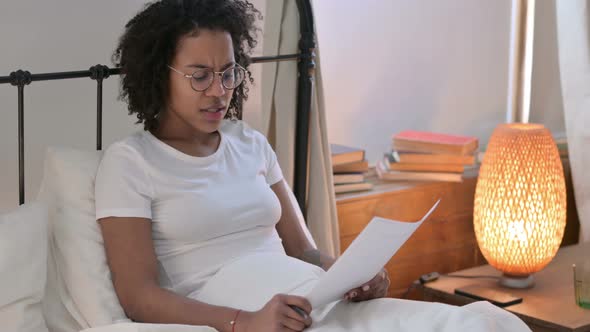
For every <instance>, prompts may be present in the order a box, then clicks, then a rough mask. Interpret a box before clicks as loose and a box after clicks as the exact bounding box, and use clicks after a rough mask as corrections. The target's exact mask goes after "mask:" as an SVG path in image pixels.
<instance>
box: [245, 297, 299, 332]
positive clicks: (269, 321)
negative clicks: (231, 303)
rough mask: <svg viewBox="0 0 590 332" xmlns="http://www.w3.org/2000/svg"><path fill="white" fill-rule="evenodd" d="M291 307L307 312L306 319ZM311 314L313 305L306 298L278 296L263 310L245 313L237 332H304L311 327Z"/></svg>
mask: <svg viewBox="0 0 590 332" xmlns="http://www.w3.org/2000/svg"><path fill="white" fill-rule="evenodd" d="M290 305H292V306H297V307H299V308H301V309H302V310H303V311H305V317H301V315H300V314H298V313H297V312H296V311H295V310H294V309H293V308H291V307H290ZM310 313H311V304H309V301H307V300H306V299H305V298H303V297H300V296H294V295H284V294H277V295H275V296H273V298H272V299H271V300H270V301H268V302H267V303H266V304H265V305H264V307H263V308H262V309H260V310H258V311H255V312H244V313H243V316H242V319H240V318H238V320H237V322H236V329H235V331H236V332H267V331H268V332H271V331H272V332H275V331H281V332H283V331H303V330H305V329H306V328H307V327H309V326H310V325H311V318H310V317H309V314H310ZM240 320H241V322H240ZM240 325H242V327H240Z"/></svg>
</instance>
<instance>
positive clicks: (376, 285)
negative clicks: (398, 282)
mask: <svg viewBox="0 0 590 332" xmlns="http://www.w3.org/2000/svg"><path fill="white" fill-rule="evenodd" d="M388 288H389V275H388V274H387V270H386V269H381V271H380V272H379V273H377V275H376V276H375V278H373V279H371V281H369V282H367V283H366V284H364V285H362V286H360V287H358V288H355V289H352V290H350V291H348V292H346V294H345V295H344V299H345V300H348V301H352V302H360V301H367V300H371V299H377V298H380V297H385V296H386V295H387V289H388Z"/></svg>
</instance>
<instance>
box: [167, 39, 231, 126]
mask: <svg viewBox="0 0 590 332" xmlns="http://www.w3.org/2000/svg"><path fill="white" fill-rule="evenodd" d="M234 65H235V59H234V49H233V45H232V38H231V35H230V34H229V33H227V32H225V31H218V30H209V29H199V31H198V33H196V34H189V35H187V36H185V37H183V38H181V39H180V41H179V42H178V45H177V50H176V55H175V56H174V59H173V60H172V64H171V66H172V67H173V68H175V69H176V70H178V71H180V72H182V73H184V74H186V75H192V74H193V73H194V72H195V71H197V70H202V69H203V68H209V69H212V70H214V71H216V72H222V71H224V70H225V69H227V68H229V67H232V66H234ZM169 75H170V86H169V88H170V91H169V103H168V109H167V110H166V112H167V113H168V114H164V118H166V119H165V122H169V123H167V125H170V124H172V123H170V122H173V126H172V128H174V129H175V130H183V131H184V130H188V131H192V132H197V133H213V132H215V131H217V130H218V129H219V127H220V125H221V121H222V120H223V118H224V117H225V114H226V113H227V109H228V107H229V103H230V101H231V97H232V95H233V91H234V90H233V89H232V90H228V89H226V88H225V87H224V86H223V85H222V83H221V77H220V75H215V76H214V79H213V82H212V83H211V85H210V86H209V87H208V88H207V89H206V90H204V91H200V92H199V91H195V90H194V89H193V88H192V87H191V79H189V78H186V77H184V75H182V74H180V73H178V72H176V71H174V70H172V69H170V73H169ZM193 85H194V84H193ZM162 120H164V119H162ZM161 124H162V123H161Z"/></svg>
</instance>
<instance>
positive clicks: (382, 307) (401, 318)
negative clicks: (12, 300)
mask: <svg viewBox="0 0 590 332" xmlns="http://www.w3.org/2000/svg"><path fill="white" fill-rule="evenodd" d="M306 267H307V268H306ZM321 273H322V272H321V271H320V270H319V268H317V269H316V267H313V266H307V264H306V263H303V262H301V261H299V260H296V259H291V258H288V259H285V257H284V256H280V255H276V254H260V255H254V256H248V257H244V258H241V259H238V260H236V261H234V262H233V263H232V264H230V265H228V266H226V267H225V268H223V269H222V270H221V271H219V272H218V273H217V274H216V275H215V276H214V277H213V278H212V279H211V280H210V281H209V282H208V283H207V285H206V286H205V287H204V288H203V289H202V290H201V291H199V292H196V293H194V294H191V295H190V297H192V298H194V299H197V300H200V301H204V302H207V303H210V304H216V305H224V306H230V307H234V308H241V309H243V310H258V309H260V308H261V307H262V306H263V305H264V304H265V303H266V302H267V301H268V300H269V299H270V298H271V297H272V296H273V295H274V294H276V293H279V292H282V293H288V294H295V295H301V294H306V293H307V292H308V291H309V289H310V288H311V287H313V286H314V285H315V282H316V281H317V280H318V278H319V276H320V274H321ZM236 276H239V277H238V278H236ZM311 317H312V319H313V322H314V323H313V324H312V326H311V327H310V328H309V329H307V330H306V331H309V332H342V331H359V332H360V331H362V332H386V331H396V332H403V331H412V332H414V331H445V332H446V331H449V332H450V331H453V332H455V331H493V332H516V331H530V329H529V328H528V327H527V326H526V325H525V324H524V323H523V322H522V321H521V320H520V319H519V318H518V317H516V316H515V315H513V314H511V313H509V312H508V311H506V310H503V309H500V308H498V307H495V306H494V305H492V304H489V303H488V302H476V303H472V304H469V305H466V306H463V307H456V306H450V305H445V304H441V303H430V302H420V301H409V300H401V299H379V300H373V301H368V302H362V303H349V302H345V301H338V302H334V303H331V304H329V305H327V306H325V307H323V308H317V309H314V311H313V312H312V314H311ZM238 323H239V320H238ZM115 331H117V332H119V331H122V332H127V331H130V332H147V331H149V332H168V331H170V332H172V331H175V332H176V331H179V332H184V331H186V332H201V331H203V332H204V331H214V330H213V329H210V328H204V327H187V326H179V325H176V326H171V325H157V324H156V325H154V324H133V323H125V324H118V325H110V326H105V327H102V328H95V329H87V330H84V332H115Z"/></svg>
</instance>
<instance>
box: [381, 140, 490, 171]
mask: <svg viewBox="0 0 590 332" xmlns="http://www.w3.org/2000/svg"><path fill="white" fill-rule="evenodd" d="M478 146H479V142H478V139H477V137H472V136H459V135H448V134H440V133H433V132H424V131H413V130H407V131H402V132H400V133H398V134H395V135H393V139H392V151H391V152H390V153H387V154H386V157H385V158H384V159H383V160H382V161H381V162H379V163H378V164H377V167H376V170H377V174H378V176H379V178H381V179H384V180H394V181H396V180H399V181H449V182H461V181H462V175H463V174H462V173H463V172H464V170H465V167H466V166H473V165H475V162H476V154H477V150H478Z"/></svg>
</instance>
